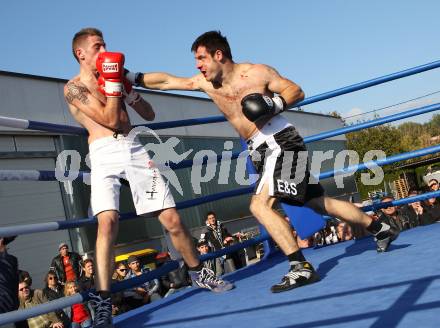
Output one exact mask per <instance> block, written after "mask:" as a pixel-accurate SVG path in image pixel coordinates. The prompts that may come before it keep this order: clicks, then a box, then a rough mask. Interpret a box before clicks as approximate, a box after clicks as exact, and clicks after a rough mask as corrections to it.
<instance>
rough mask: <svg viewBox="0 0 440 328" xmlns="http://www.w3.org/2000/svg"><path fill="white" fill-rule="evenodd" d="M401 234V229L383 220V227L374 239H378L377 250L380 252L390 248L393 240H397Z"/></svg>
mask: <svg viewBox="0 0 440 328" xmlns="http://www.w3.org/2000/svg"><path fill="white" fill-rule="evenodd" d="M398 236H399V230H397V229H396V228H393V227H391V226H390V225H388V224H386V223H384V222H382V228H381V229H380V231H379V232H378V233H377V234H375V235H374V239H375V240H376V244H377V247H376V250H377V252H378V253H383V252H386V251H387V250H388V247H389V246H390V244H391V242H392V241H393V240H396V239H397V237H398Z"/></svg>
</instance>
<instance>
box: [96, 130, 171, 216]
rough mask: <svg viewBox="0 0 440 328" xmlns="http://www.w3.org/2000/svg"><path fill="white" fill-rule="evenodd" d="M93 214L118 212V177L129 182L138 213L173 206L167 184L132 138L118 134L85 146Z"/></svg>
mask: <svg viewBox="0 0 440 328" xmlns="http://www.w3.org/2000/svg"><path fill="white" fill-rule="evenodd" d="M89 150H90V164H91V169H92V171H91V185H92V194H91V208H92V212H93V215H97V214H98V213H101V212H103V211H108V210H115V211H119V194H120V188H121V182H120V180H119V179H120V178H123V179H125V180H127V181H128V182H129V183H130V189H131V193H132V195H133V203H134V206H135V208H136V213H137V214H138V215H141V214H146V213H152V212H155V211H159V210H162V209H166V208H171V207H175V203H174V199H173V196H172V195H171V192H170V190H169V188H168V184H167V183H166V182H165V180H164V179H163V177H162V175H161V174H160V172H159V169H158V168H157V167H155V166H154V163H153V161H152V160H151V159H150V156H149V155H148V153H147V151H146V150H145V149H144V147H143V146H142V144H141V143H139V142H138V141H137V140H136V139H135V140H133V139H131V138H127V137H125V136H123V135H120V134H118V135H117V136H116V137H104V138H100V139H97V140H95V141H93V142H92V143H91V144H90V145H89Z"/></svg>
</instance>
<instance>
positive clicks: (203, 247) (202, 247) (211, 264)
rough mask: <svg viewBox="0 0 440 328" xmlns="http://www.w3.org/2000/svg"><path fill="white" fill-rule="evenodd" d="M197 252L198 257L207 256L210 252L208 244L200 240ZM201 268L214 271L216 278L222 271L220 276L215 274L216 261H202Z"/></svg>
mask: <svg viewBox="0 0 440 328" xmlns="http://www.w3.org/2000/svg"><path fill="white" fill-rule="evenodd" d="M197 250H198V251H199V253H200V255H204V254H208V253H209V251H210V248H209V245H208V242H207V241H206V240H205V239H200V240H199V241H198V242H197ZM203 266H204V267H205V268H208V269H209V270H212V271H214V273H215V275H216V276H219V275H220V274H221V273H222V271H221V273H220V274H219V273H218V272H217V265H216V259H210V260H207V261H204V262H203Z"/></svg>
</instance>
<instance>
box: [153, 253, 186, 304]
mask: <svg viewBox="0 0 440 328" xmlns="http://www.w3.org/2000/svg"><path fill="white" fill-rule="evenodd" d="M163 260H164V261H163V262H162V265H163V264H165V263H166V262H168V261H170V260H171V258H170V255H169V254H167V256H166V257H165V258H164V259H163ZM160 282H161V285H162V287H163V288H164V290H163V293H164V294H163V295H164V296H163V297H168V296H170V295H172V294H174V293H176V292H177V291H179V290H181V289H183V288H186V287H188V286H191V279H190V277H189V275H188V269H187V267H186V265H185V263H184V262H181V264H180V265H179V267H178V268H177V269H175V270H173V271H170V272H168V274H167V275H165V276H162V277H161V281H160Z"/></svg>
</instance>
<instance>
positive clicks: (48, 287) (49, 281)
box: [43, 271, 70, 327]
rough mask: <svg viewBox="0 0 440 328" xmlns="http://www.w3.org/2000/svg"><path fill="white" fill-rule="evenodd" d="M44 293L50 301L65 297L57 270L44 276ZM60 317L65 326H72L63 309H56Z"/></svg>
mask: <svg viewBox="0 0 440 328" xmlns="http://www.w3.org/2000/svg"><path fill="white" fill-rule="evenodd" d="M44 285H45V286H44V288H43V295H44V296H45V297H46V298H47V300H48V301H53V300H56V299H58V298H61V297H64V290H63V286H61V284H60V283H59V282H58V279H57V276H56V274H55V272H53V271H49V272H48V273H47V274H46V277H45V278H44ZM55 314H56V315H57V317H58V319H59V320H60V321H61V322H62V323H63V325H64V327H69V326H70V319H69V317H68V316H67V314H66V312H64V311H63V310H61V309H60V310H55Z"/></svg>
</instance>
